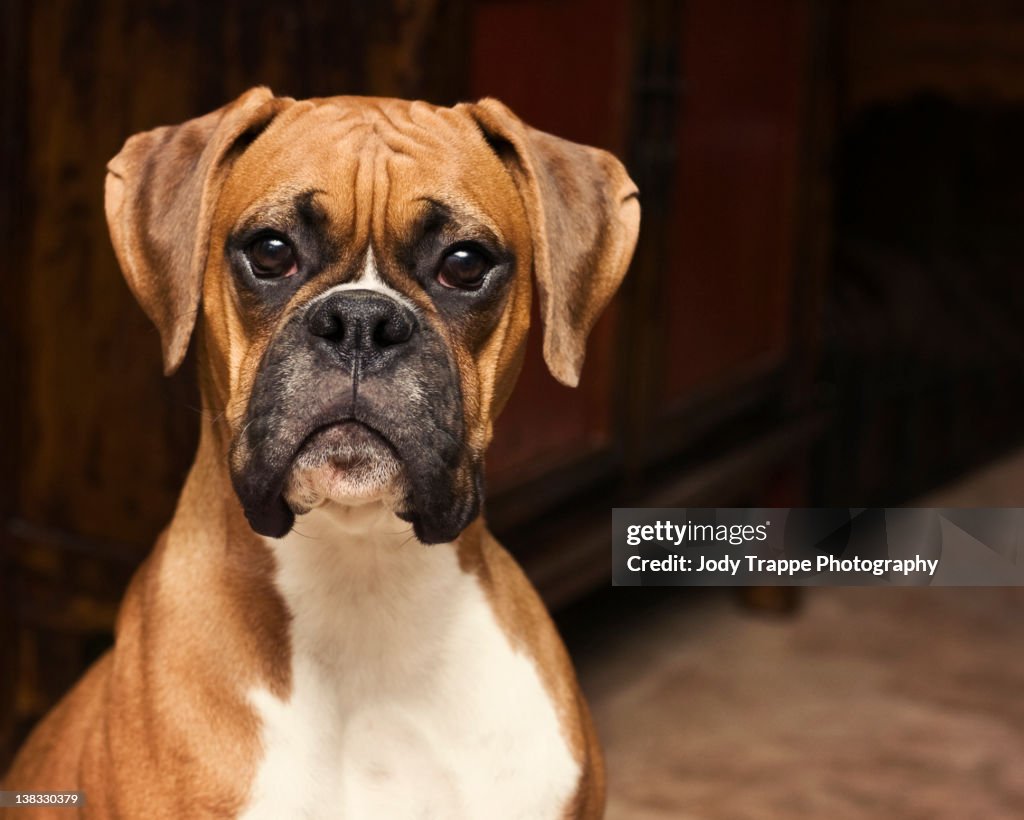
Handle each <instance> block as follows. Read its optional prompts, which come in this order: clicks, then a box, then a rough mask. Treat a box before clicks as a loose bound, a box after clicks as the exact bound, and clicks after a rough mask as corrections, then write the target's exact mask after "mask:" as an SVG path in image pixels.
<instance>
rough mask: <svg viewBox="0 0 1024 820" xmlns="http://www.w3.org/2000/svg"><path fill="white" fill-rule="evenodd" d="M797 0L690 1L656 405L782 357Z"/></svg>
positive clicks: (797, 81) (794, 144) (799, 54)
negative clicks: (660, 378)
mask: <svg viewBox="0 0 1024 820" xmlns="http://www.w3.org/2000/svg"><path fill="white" fill-rule="evenodd" d="M807 22H808V9H807V5H806V2H805V0H785V2H773V3H765V2H763V1H762V0H692V2H688V3H687V4H686V6H685V12H684V15H683V27H682V31H681V32H680V37H681V45H680V54H681V58H682V66H683V81H684V98H683V105H682V106H681V110H680V124H679V131H678V143H677V144H678V152H679V157H678V163H677V177H676V183H675V185H674V196H675V201H674V203H673V206H672V207H673V213H672V216H671V223H672V224H673V226H674V227H673V231H674V238H673V244H674V247H673V250H672V253H671V254H670V255H669V257H668V258H667V259H666V264H667V266H668V271H667V273H668V281H667V283H666V285H667V287H666V296H667V301H668V311H669V313H668V323H669V324H668V328H667V333H666V344H667V351H666V358H667V363H666V372H665V381H664V396H663V398H664V400H665V407H666V408H673V407H676V406H678V405H680V404H685V403H686V402H687V401H688V400H689V399H690V398H691V397H692V396H694V395H695V394H696V393H700V392H705V391H713V390H714V389H715V388H716V387H717V386H718V385H725V384H734V383H735V382H736V381H738V380H741V379H742V378H743V376H744V375H745V374H750V373H753V372H760V371H761V370H763V369H764V368H766V367H771V366H773V365H776V364H779V363H781V361H782V358H783V356H784V355H785V350H786V344H787V341H788V328H789V318H790V317H789V309H788V308H789V303H790V299H791V278H792V266H793V241H794V238H795V225H794V219H795V216H796V208H795V206H796V202H795V199H796V191H797V177H798V170H799V145H800V143H799V138H800V125H801V113H802V112H801V90H802V87H803V71H804V68H805V60H806V43H807V37H806V26H807Z"/></svg>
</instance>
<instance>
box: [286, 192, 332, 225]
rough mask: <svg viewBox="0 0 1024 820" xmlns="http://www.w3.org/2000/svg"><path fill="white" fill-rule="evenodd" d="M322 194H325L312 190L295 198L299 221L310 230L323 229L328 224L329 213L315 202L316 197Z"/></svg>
mask: <svg viewBox="0 0 1024 820" xmlns="http://www.w3.org/2000/svg"><path fill="white" fill-rule="evenodd" d="M322 193H324V192H323V191H321V190H319V189H317V188H312V189H310V190H308V191H303V192H302V193H301V194H297V195H296V196H295V199H294V202H295V212H296V213H297V214H298V215H299V219H301V220H302V221H303V222H304V223H305V224H306V225H307V226H308V227H310V228H319V227H322V226H323V225H324V224H326V222H327V211H326V210H325V209H324V207H323V206H322V205H320V204H319V203H317V202H316V200H315V197H316V195H317V194H322Z"/></svg>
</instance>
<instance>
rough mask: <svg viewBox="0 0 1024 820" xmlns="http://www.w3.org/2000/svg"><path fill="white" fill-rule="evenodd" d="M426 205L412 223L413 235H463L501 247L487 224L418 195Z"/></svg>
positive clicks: (435, 200) (434, 200)
mask: <svg viewBox="0 0 1024 820" xmlns="http://www.w3.org/2000/svg"><path fill="white" fill-rule="evenodd" d="M419 201H421V202H425V203H426V207H425V208H424V209H423V211H422V213H421V214H420V215H419V217H418V218H417V220H416V222H415V223H414V225H413V233H414V235H418V236H420V237H435V236H444V235H446V234H447V235H449V236H451V237H455V238H457V237H456V235H465V238H467V239H475V240H478V241H481V242H484V243H486V244H489V245H491V246H493V247H495V248H498V247H501V241H500V240H499V239H498V237H497V236H496V235H495V234H494V231H492V230H491V229H490V228H489V227H488V226H487V225H484V224H483V223H481V222H480V221H479V220H478V219H475V218H474V217H472V216H470V215H462V214H460V213H458V212H457V211H456V210H455V209H453V208H452V207H450V206H449V205H447V204H445V203H444V202H441V201H440V200H437V199H434V198H433V197H429V196H424V197H420V198H419Z"/></svg>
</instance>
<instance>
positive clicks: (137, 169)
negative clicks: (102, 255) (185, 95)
mask: <svg viewBox="0 0 1024 820" xmlns="http://www.w3.org/2000/svg"><path fill="white" fill-rule="evenodd" d="M288 102H290V100H288V99H286V98H276V97H274V95H273V93H272V92H271V91H270V89H268V88H262V87H261V88H253V89H250V90H249V91H247V92H245V93H244V94H243V95H242V96H241V97H239V98H238V99H237V100H235V101H234V102H231V103H229V104H228V105H226V106H224V107H223V108H219V109H217V110H216V111H214V112H212V113H210V114H207V115H205V116H203V117H198V118H197V119H194V120H189V121H188V122H186V123H183V124H182V125H173V126H165V127H163V128H157V129H154V130H153V131H146V132H145V133H142V134H136V135H135V136H133V137H131V138H130V139H129V140H128V141H127V142H126V143H125V144H124V147H123V148H122V149H121V153H119V154H118V155H117V156H116V157H114V158H113V159H112V160H111V161H110V163H109V164H108V165H107V182H106V195H105V207H106V212H107V225H108V226H109V227H110V236H111V239H112V241H113V244H114V253H115V254H116V255H117V261H118V262H119V263H120V265H121V270H122V271H123V272H124V276H125V279H127V280H128V286H129V287H130V288H131V291H132V293H133V294H135V298H136V299H137V300H138V302H139V304H140V305H141V306H142V309H143V310H144V311H145V312H146V315H147V316H149V318H150V319H151V320H152V321H153V324H155V325H156V327H157V330H158V331H159V332H160V343H161V345H162V347H163V360H164V373H165V374H166V375H170V374H171V373H173V372H174V371H175V370H177V368H178V366H179V365H180V364H181V361H182V359H184V358H185V351H186V350H187V349H188V340H189V337H190V336H191V335H192V328H193V326H194V325H195V322H196V317H197V314H198V312H199V300H200V295H201V293H202V288H203V282H202V280H203V271H204V270H205V268H206V258H207V254H208V251H209V243H210V220H211V218H212V216H213V208H214V205H215V204H216V200H217V195H218V193H219V191H220V186H221V184H222V182H223V180H224V178H225V175H226V173H225V172H226V171H227V169H228V168H230V166H231V163H232V161H233V160H234V159H235V158H236V157H237V156H238V154H239V153H240V152H241V151H242V150H244V149H245V147H246V146H248V145H249V144H251V143H252V142H253V140H255V139H256V137H257V136H259V134H260V133H261V132H262V131H263V129H264V128H266V127H267V126H268V125H269V124H270V122H271V120H273V118H274V116H275V115H276V114H277V113H278V112H279V111H280V110H281V109H282V108H283V107H284V106H285V105H286V104H287V103H288Z"/></svg>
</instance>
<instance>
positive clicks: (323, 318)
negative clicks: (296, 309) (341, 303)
mask: <svg viewBox="0 0 1024 820" xmlns="http://www.w3.org/2000/svg"><path fill="white" fill-rule="evenodd" d="M309 329H310V331H312V333H313V335H315V336H319V337H320V338H322V339H327V340H328V341H330V342H341V341H343V340H344V338H345V323H344V322H343V321H342V320H341V317H339V316H338V315H337V314H335V313H332V312H330V311H326V310H319V311H317V312H316V314H314V316H313V317H312V318H311V320H310V322H309Z"/></svg>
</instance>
